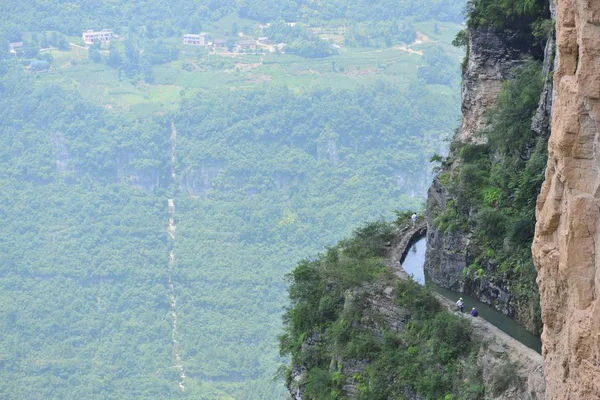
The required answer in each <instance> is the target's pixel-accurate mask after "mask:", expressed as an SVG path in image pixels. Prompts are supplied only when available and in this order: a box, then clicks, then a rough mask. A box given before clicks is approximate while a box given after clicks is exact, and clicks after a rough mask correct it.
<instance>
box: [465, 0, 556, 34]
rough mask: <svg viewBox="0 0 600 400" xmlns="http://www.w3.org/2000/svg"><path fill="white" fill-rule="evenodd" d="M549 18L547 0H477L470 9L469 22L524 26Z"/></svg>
mask: <svg viewBox="0 0 600 400" xmlns="http://www.w3.org/2000/svg"><path fill="white" fill-rule="evenodd" d="M540 18H549V10H548V2H547V1H545V0H475V1H474V2H473V5H472V8H471V9H470V10H469V16H468V19H467V20H468V23H469V25H470V26H472V27H476V26H486V25H487V26H496V27H498V28H503V27H522V26H523V25H527V23H529V24H531V23H533V22H535V21H537V20H538V19H540Z"/></svg>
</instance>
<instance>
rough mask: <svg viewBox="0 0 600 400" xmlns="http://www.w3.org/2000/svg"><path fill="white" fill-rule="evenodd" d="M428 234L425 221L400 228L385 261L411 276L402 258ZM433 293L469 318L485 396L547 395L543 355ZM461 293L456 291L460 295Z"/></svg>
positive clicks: (403, 275) (535, 399)
mask: <svg viewBox="0 0 600 400" xmlns="http://www.w3.org/2000/svg"><path fill="white" fill-rule="evenodd" d="M426 234H427V226H426V223H425V221H423V222H421V223H419V224H417V226H415V227H410V226H407V227H405V228H404V229H402V230H400V231H399V232H398V235H397V236H396V237H395V238H394V240H393V241H392V242H391V244H390V250H389V252H388V257H387V258H386V263H387V264H388V267H389V268H390V269H392V271H393V272H394V274H395V275H396V276H397V277H399V278H400V279H409V274H408V273H407V272H406V271H405V270H404V269H403V268H402V262H403V261H404V258H405V257H406V254H407V253H408V251H409V249H410V247H411V246H412V245H413V244H414V243H415V242H417V241H418V240H419V239H422V238H423V237H425V236H426ZM434 295H435V296H436V298H437V299H438V300H439V302H440V303H441V304H442V305H443V306H444V307H445V308H446V309H447V310H448V312H452V313H456V314H457V315H461V316H463V317H465V318H467V319H468V320H469V322H470V323H471V326H472V327H473V337H474V339H475V340H477V341H478V342H480V343H481V347H480V350H479V353H478V354H477V363H478V365H479V366H480V369H481V372H482V377H483V382H484V386H485V393H486V399H502V400H508V399H514V400H517V399H518V400H522V399H529V400H542V399H544V398H545V390H546V384H545V380H544V368H543V359H542V356H541V354H539V353H537V352H536V351H534V350H533V349H531V348H529V347H527V346H525V345H524V344H522V343H521V342H519V341H518V340H516V339H514V338H513V337H511V336H509V335H508V334H506V333H505V332H503V331H502V330H500V329H499V328H498V327H496V326H494V325H493V324H491V323H490V322H488V321H486V320H485V319H484V318H481V317H479V318H472V317H471V316H470V315H469V314H463V313H458V312H457V310H456V303H455V301H454V299H449V298H447V297H445V296H442V295H441V294H439V293H435V292H434ZM458 295H459V294H457V296H458Z"/></svg>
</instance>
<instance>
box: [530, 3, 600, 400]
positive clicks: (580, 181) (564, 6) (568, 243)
mask: <svg viewBox="0 0 600 400" xmlns="http://www.w3.org/2000/svg"><path fill="white" fill-rule="evenodd" d="M556 7H557V10H556V11H557V15H556V36H557V38H556V39H557V54H556V57H557V64H556V72H555V76H554V83H555V96H554V106H553V111H552V114H553V115H552V135H551V137H550V142H549V157H548V166H547V169H546V180H545V182H544V185H543V187H542V191H541V193H540V196H539V198H538V205H537V225H536V236H535V239H534V243H533V247H532V250H533V256H534V261H535V263H536V267H537V269H538V285H539V287H540V297H541V306H542V319H543V322H544V332H543V334H542V341H543V355H544V361H545V366H544V369H545V374H546V399H561V400H562V399H586V400H588V399H600V301H599V300H598V296H599V293H598V291H599V290H600V273H599V271H598V269H599V267H600V251H599V250H600V0H556Z"/></svg>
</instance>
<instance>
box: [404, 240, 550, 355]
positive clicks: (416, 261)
mask: <svg viewBox="0 0 600 400" xmlns="http://www.w3.org/2000/svg"><path fill="white" fill-rule="evenodd" d="M426 250H427V238H422V239H420V240H418V241H417V242H415V243H414V244H413V245H412V246H411V247H410V249H409V250H408V253H407V254H406V257H405V258H404V261H403V262H402V268H404V270H405V271H406V272H408V274H410V275H412V276H413V278H414V279H415V281H416V282H418V283H420V284H421V285H426V286H427V287H429V288H430V289H431V290H432V291H434V292H436V293H439V294H441V295H442V296H444V297H446V298H448V299H450V300H452V301H456V300H458V298H459V297H462V298H463V301H464V303H465V312H466V311H467V310H471V309H472V308H473V307H475V308H476V309H477V310H478V311H479V315H480V316H481V317H483V318H485V320H486V321H488V322H489V323H491V324H492V325H494V326H496V327H498V328H499V329H500V330H502V331H503V332H505V333H507V334H508V335H510V336H512V337H513V338H515V339H517V340H518V341H519V342H521V343H523V344H524V345H526V346H527V347H530V348H532V349H533V350H535V351H537V352H538V353H540V352H541V349H542V343H541V340H540V338H539V337H537V336H535V335H533V334H531V333H530V332H528V331H527V330H525V328H523V327H522V326H521V325H519V324H517V323H516V322H515V321H514V320H512V319H511V318H509V317H507V316H506V315H504V314H502V313H501V312H499V311H497V310H495V309H494V308H492V307H490V306H488V305H487V304H484V303H482V302H480V301H478V300H477V299H475V298H473V297H471V296H469V295H467V294H464V293H456V292H453V291H451V290H448V289H446V288H443V287H441V286H439V285H436V284H435V283H433V282H431V280H429V277H427V276H426V274H425V272H424V270H423V266H424V265H425V251H426Z"/></svg>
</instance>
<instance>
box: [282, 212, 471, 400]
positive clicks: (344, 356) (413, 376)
mask: <svg viewBox="0 0 600 400" xmlns="http://www.w3.org/2000/svg"><path fill="white" fill-rule="evenodd" d="M396 228H397V227H396V225H394V224H391V223H385V222H375V223H371V224H368V225H365V226H364V227H362V228H360V229H358V230H356V232H355V233H354V235H353V236H352V237H351V238H350V239H346V240H344V241H342V242H340V243H339V244H338V245H337V246H335V247H333V248H330V249H329V250H328V251H327V252H326V253H325V254H322V255H320V256H319V257H317V258H316V259H314V260H312V261H308V260H306V261H302V262H301V263H300V264H299V265H298V266H297V267H296V269H295V270H294V271H293V272H292V273H291V274H290V275H289V277H288V278H289V280H290V281H291V285H290V289H289V296H290V300H291V306H290V307H289V308H288V310H287V312H286V314H285V316H284V321H285V333H284V334H283V335H282V336H281V337H280V351H281V352H282V355H291V359H292V365H293V366H294V367H296V368H301V369H303V370H306V371H307V372H306V377H305V381H306V387H305V394H306V396H307V398H308V399H338V398H342V397H343V393H342V392H341V387H342V385H343V384H344V383H345V382H346V381H348V380H351V381H353V382H355V383H357V389H358V392H359V398H361V399H391V398H403V397H404V396H405V395H406V393H407V392H409V393H410V392H412V393H418V394H419V395H421V396H423V397H424V398H426V399H442V398H445V399H480V398H482V396H483V385H482V382H481V377H480V375H479V374H478V372H477V366H476V362H473V360H471V361H470V362H468V363H464V360H465V358H467V357H474V356H475V354H476V351H477V349H478V345H476V344H475V343H473V342H472V340H471V335H470V329H471V328H470V326H469V324H468V322H467V321H466V320H465V319H463V318H461V317H458V316H455V315H452V314H449V313H447V312H445V311H442V308H441V306H440V304H439V303H438V302H437V300H436V299H435V298H434V297H433V295H431V294H430V293H429V292H428V290H427V289H425V288H423V287H421V286H419V285H418V284H417V283H415V282H413V281H398V282H397V287H396V293H397V299H396V303H397V305H398V306H399V307H400V308H401V309H402V310H404V311H405V312H406V316H405V317H404V319H405V328H404V331H403V332H400V333H397V332H394V331H387V330H386V329H387V327H385V324H384V326H383V327H379V328H377V326H378V325H377V322H374V321H377V320H378V319H380V318H381V316H380V315H378V314H377V311H376V308H377V307H370V306H369V302H368V301H367V300H366V297H367V296H372V295H373V293H374V292H376V291H377V290H378V289H377V288H376V286H373V285H369V284H373V283H376V282H382V281H383V282H392V281H393V280H394V278H391V277H390V276H388V275H389V274H390V272H389V271H387V270H386V267H384V266H383V264H382V260H381V257H383V256H384V254H385V243H386V242H388V241H389V240H390V239H391V237H392V236H393V233H394V230H395V229H396ZM349 359H353V360H368V361H369V363H368V365H367V366H366V367H365V368H364V370H363V372H362V373H359V374H356V373H355V374H354V375H353V376H345V375H344V374H343V373H342V370H341V363H343V362H344V361H348V360H349ZM291 372H292V367H289V369H288V370H287V377H288V384H289V383H290V382H289V380H290V379H291ZM465 377H467V378H466V379H465Z"/></svg>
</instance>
